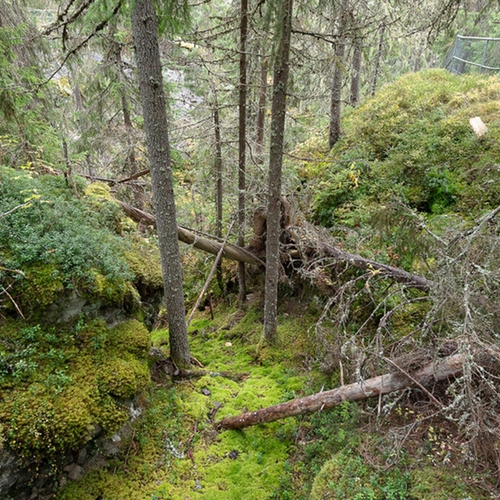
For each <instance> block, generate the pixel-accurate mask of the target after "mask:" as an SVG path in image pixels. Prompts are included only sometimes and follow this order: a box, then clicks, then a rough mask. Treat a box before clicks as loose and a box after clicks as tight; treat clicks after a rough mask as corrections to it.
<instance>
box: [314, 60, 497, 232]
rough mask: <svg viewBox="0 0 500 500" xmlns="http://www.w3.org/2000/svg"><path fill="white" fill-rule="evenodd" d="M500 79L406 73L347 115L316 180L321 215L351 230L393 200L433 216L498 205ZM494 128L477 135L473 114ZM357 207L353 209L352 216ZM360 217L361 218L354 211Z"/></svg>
mask: <svg viewBox="0 0 500 500" xmlns="http://www.w3.org/2000/svg"><path fill="white" fill-rule="evenodd" d="M499 97H500V84H499V82H498V80H497V78H496V77H489V78H488V77H481V76H468V77H457V76H454V75H451V74H449V73H447V72H445V71H441V70H433V71H424V72H420V73H414V74H408V75H405V76H403V77H401V78H400V79H399V80H397V81H396V82H395V83H393V84H391V85H387V86H386V87H384V88H382V89H381V90H380V91H379V92H378V93H377V95H376V96H375V97H374V98H371V99H368V100H367V101H365V102H364V103H363V104H362V105H361V106H360V107H359V108H357V109H356V110H354V111H352V112H350V113H347V114H346V116H345V119H344V121H343V126H344V131H345V135H344V137H343V138H342V140H341V141H339V143H338V144H337V145H336V146H335V147H334V148H333V150H332V151H331V154H330V158H331V164H330V166H329V168H322V169H321V170H320V171H318V170H314V169H312V171H311V168H310V167H309V168H308V166H307V165H306V166H305V168H306V170H308V171H310V172H311V174H312V175H313V176H315V177H317V183H318V186H319V187H320V189H318V190H317V195H316V200H315V206H316V217H317V218H318V219H319V220H320V221H321V222H322V223H323V224H326V225H332V224H334V223H335V224H344V225H348V226H351V227H353V225H355V224H356V222H357V223H359V222H360V221H366V220H369V218H370V210H371V209H372V208H373V207H375V206H378V207H381V208H382V207H383V206H385V205H387V204H389V203H391V202H393V201H401V202H403V203H406V204H407V205H409V206H410V207H411V208H413V209H416V210H418V211H421V212H425V213H428V214H442V213H445V212H450V211H454V210H455V211H462V212H464V213H465V214H468V213H469V212H471V211H472V212H473V211H474V210H475V209H476V207H477V206H481V207H482V208H484V207H485V206H486V207H487V206H495V205H497V204H498V203H500V181H499V180H498V176H497V175H496V167H495V164H496V163H495V162H496V160H495V158H497V157H498V154H499V152H500V151H499V150H498V136H499V135H500V120H499V118H498V116H499V114H498V111H499V106H498V98H499ZM472 116H480V117H481V118H482V119H483V121H484V122H485V123H486V124H487V126H488V127H489V132H488V134H487V135H486V136H485V137H484V138H483V139H481V140H478V139H477V138H476V137H475V135H474V134H473V132H472V129H471V127H470V125H469V118H470V117H472ZM353 212H355V214H353ZM356 214H357V215H356Z"/></svg>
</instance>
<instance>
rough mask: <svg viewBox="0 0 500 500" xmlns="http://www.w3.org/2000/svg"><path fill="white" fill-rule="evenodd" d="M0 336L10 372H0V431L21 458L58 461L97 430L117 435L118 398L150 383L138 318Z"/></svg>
mask: <svg viewBox="0 0 500 500" xmlns="http://www.w3.org/2000/svg"><path fill="white" fill-rule="evenodd" d="M4 332H5V333H8V335H9V337H8V341H6V344H5V345H6V346H8V348H7V349H6V350H5V351H4V352H3V353H2V357H3V359H5V360H6V363H7V365H8V366H14V370H12V369H10V371H7V372H5V373H3V374H2V373H0V375H2V377H0V383H1V384H2V392H3V394H4V396H3V401H2V405H1V406H0V425H1V434H2V439H3V440H4V442H5V444H6V445H7V446H9V447H10V448H12V449H14V450H16V451H18V452H19V453H20V454H21V456H23V457H27V458H28V457H37V458H43V457H55V456H58V455H60V454H61V453H62V452H64V451H65V450H68V449H75V448H77V447H78V446H81V445H82V444H85V443H86V442H87V441H88V440H89V439H90V437H91V435H92V434H93V432H94V431H95V429H96V428H97V427H101V428H102V429H103V430H104V431H105V432H106V433H113V432H116V431H117V430H118V429H119V428H120V427H121V426H122V425H123V424H124V423H125V422H126V420H127V418H128V411H127V408H126V407H124V406H123V405H122V404H121V403H120V401H121V400H122V399H124V398H133V397H134V396H136V395H137V394H139V393H140V392H141V391H143V390H144V389H145V388H147V387H148V385H149V381H150V376H149V367H148V363H147V353H148V351H149V334H148V332H147V330H146V328H145V327H144V326H143V325H141V324H140V323H139V322H137V321H130V322H126V323H124V324H121V325H118V326H116V327H114V328H112V329H108V328H107V326H106V325H105V323H104V322H101V321H94V322H92V323H90V324H88V325H82V324H77V325H76V326H75V327H74V328H73V329H61V330H60V331H58V330H56V329H55V328H48V327H45V328H42V327H40V326H38V325H35V326H30V327H27V326H26V327H24V328H22V329H20V330H19V328H18V329H16V328H13V327H12V325H11V327H9V328H6V329H5V330H4ZM0 361H1V360H0ZM0 371H1V363H0Z"/></svg>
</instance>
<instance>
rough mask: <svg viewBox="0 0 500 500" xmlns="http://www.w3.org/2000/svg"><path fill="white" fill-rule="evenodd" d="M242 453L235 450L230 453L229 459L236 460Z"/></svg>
mask: <svg viewBox="0 0 500 500" xmlns="http://www.w3.org/2000/svg"><path fill="white" fill-rule="evenodd" d="M239 454H240V452H239V451H238V450H233V451H230V452H229V458H230V459H231V460H236V459H237V458H238V456H239Z"/></svg>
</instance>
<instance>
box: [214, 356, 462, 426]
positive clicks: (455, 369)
mask: <svg viewBox="0 0 500 500" xmlns="http://www.w3.org/2000/svg"><path fill="white" fill-rule="evenodd" d="M463 364H464V357H463V355H462V354H456V355H454V356H450V357H448V358H444V359H441V360H437V361H435V362H433V363H430V364H428V365H427V366H425V367H424V368H423V369H422V370H419V371H418V372H416V373H413V374H411V378H409V377H408V376H406V375H405V374H403V373H399V372H398V373H388V374H385V375H380V376H378V377H374V378H371V379H368V380H365V381H364V382H358V383H355V384H349V385H344V386H342V387H338V388H337V389H332V390H331V391H326V392H320V393H317V394H313V395H312V396H306V397H304V398H299V399H294V400H292V401H289V402H287V403H281V404H279V405H275V406H269V407H267V408H262V409H261V410H257V411H252V412H248V413H242V414H241V415H238V416H235V417H227V418H224V419H223V420H221V421H220V422H219V423H218V424H217V427H218V428H220V429H242V428H244V427H249V426H251V425H256V424H262V423H265V422H274V421H275V420H279V419H282V418H287V417H293V416H295V415H302V414H304V413H311V412H313V411H321V410H323V409H325V408H333V407H334V406H338V405H340V404H341V403H343V402H344V401H360V400H363V399H367V398H370V397H374V396H378V395H380V394H389V393H391V392H395V391H401V390H403V389H406V388H407V387H415V386H423V387H430V386H431V385H432V384H434V383H435V382H439V381H442V380H447V379H449V378H454V377H457V376H459V375H460V374H461V373H462V370H463Z"/></svg>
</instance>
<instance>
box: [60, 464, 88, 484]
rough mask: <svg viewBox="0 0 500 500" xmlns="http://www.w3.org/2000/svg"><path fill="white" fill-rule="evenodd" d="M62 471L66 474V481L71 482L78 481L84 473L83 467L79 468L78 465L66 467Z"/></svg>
mask: <svg viewBox="0 0 500 500" xmlns="http://www.w3.org/2000/svg"><path fill="white" fill-rule="evenodd" d="M64 471H65V472H67V473H68V479H70V480H71V481H76V480H78V479H80V478H81V477H82V476H83V473H84V472H85V471H84V469H83V467H80V466H79V465H78V464H71V465H67V466H66V467H64Z"/></svg>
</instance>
